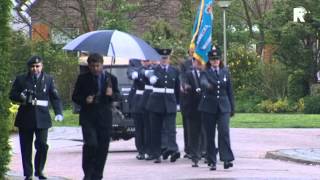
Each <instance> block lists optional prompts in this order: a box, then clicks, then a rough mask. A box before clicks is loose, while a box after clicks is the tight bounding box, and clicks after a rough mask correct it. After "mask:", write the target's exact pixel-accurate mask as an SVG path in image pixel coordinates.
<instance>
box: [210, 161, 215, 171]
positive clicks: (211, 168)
mask: <svg viewBox="0 0 320 180" xmlns="http://www.w3.org/2000/svg"><path fill="white" fill-rule="evenodd" d="M215 170H217V166H216V164H215V163H210V171H215Z"/></svg>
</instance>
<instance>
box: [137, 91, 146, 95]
mask: <svg viewBox="0 0 320 180" xmlns="http://www.w3.org/2000/svg"><path fill="white" fill-rule="evenodd" d="M143 92H144V90H136V94H138V95H142V94H143Z"/></svg>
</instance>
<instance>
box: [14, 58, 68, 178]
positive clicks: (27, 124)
mask: <svg viewBox="0 0 320 180" xmlns="http://www.w3.org/2000/svg"><path fill="white" fill-rule="evenodd" d="M42 61H43V60H42V58H41V57H39V56H32V57H31V58H30V59H29V60H28V63H27V65H28V68H29V72H28V73H25V74H22V75H19V76H17V77H16V79H15V81H14V83H13V85H12V89H11V91H10V99H11V100H12V101H14V102H18V103H20V107H19V110H18V113H17V116H16V121H15V126H16V127H18V129H19V138H20V148H21V155H22V165H23V173H24V176H25V179H26V180H30V179H32V176H33V164H32V144H33V137H34V135H35V137H36V139H35V148H36V154H35V160H34V169H35V172H34V175H35V176H37V177H38V178H39V179H47V177H46V176H45V175H44V174H43V169H44V166H45V163H46V159H47V152H48V148H49V146H48V144H47V138H48V129H49V128H50V127H51V126H52V122H51V118H50V114H49V107H48V105H49V101H50V102H51V105H52V107H53V110H54V113H55V114H56V116H55V118H54V119H55V120H56V121H62V120H63V115H62V104H61V100H60V98H59V95H58V91H57V89H56V88H55V85H54V81H53V78H52V77H51V76H50V75H48V74H46V73H44V72H43V71H42V69H43V64H42Z"/></svg>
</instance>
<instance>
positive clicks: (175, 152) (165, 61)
mask: <svg viewBox="0 0 320 180" xmlns="http://www.w3.org/2000/svg"><path fill="white" fill-rule="evenodd" d="M157 51H158V52H159V54H160V55H161V56H162V59H161V61H160V65H158V66H156V67H155V68H154V75H153V76H151V77H150V83H151V84H153V92H152V93H151V94H150V97H149V100H148V103H147V108H148V110H149V111H150V118H151V133H152V136H151V139H152V143H151V144H152V155H153V156H154V158H155V161H154V162H155V163H160V162H161V159H160V156H161V139H162V137H161V131H162V128H164V129H165V132H166V133H165V135H166V136H167V138H168V141H167V143H166V146H167V147H166V148H167V149H166V151H165V152H164V153H163V159H167V158H168V156H170V161H171V162H175V161H176V160H177V159H178V158H180V153H179V148H178V145H177V142H176V112H177V104H179V91H180V81H179V72H178V70H177V69H176V68H174V67H172V66H171V65H169V61H170V54H171V49H157Z"/></svg>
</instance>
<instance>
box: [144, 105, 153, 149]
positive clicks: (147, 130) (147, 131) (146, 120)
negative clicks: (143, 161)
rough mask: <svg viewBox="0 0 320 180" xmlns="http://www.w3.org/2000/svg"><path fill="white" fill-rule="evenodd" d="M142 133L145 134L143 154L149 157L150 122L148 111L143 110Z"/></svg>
mask: <svg viewBox="0 0 320 180" xmlns="http://www.w3.org/2000/svg"><path fill="white" fill-rule="evenodd" d="M143 119H144V123H145V124H144V132H145V136H144V138H145V153H147V154H148V155H151V120H150V113H149V111H147V110H145V111H144V113H143Z"/></svg>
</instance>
